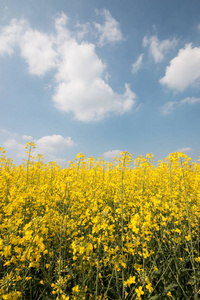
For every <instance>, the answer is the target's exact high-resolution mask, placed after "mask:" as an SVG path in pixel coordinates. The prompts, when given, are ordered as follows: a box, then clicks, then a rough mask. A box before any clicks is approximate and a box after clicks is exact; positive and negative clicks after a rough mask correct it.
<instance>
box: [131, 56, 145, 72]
mask: <svg viewBox="0 0 200 300" xmlns="http://www.w3.org/2000/svg"><path fill="white" fill-rule="evenodd" d="M142 59H143V54H140V56H139V57H138V59H137V60H136V62H135V63H134V64H132V73H137V71H138V70H139V69H140V67H141V64H142Z"/></svg>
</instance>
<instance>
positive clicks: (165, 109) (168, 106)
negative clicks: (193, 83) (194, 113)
mask: <svg viewBox="0 0 200 300" xmlns="http://www.w3.org/2000/svg"><path fill="white" fill-rule="evenodd" d="M197 103H200V98H195V97H187V98H184V99H182V100H181V101H169V102H167V103H165V104H164V105H163V106H162V107H160V112H161V114H163V115H168V114H170V113H172V112H173V110H174V109H175V108H178V107H182V106H183V105H185V104H188V105H194V104H197Z"/></svg>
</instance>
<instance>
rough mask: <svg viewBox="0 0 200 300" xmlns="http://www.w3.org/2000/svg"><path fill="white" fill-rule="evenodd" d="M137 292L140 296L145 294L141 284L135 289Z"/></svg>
mask: <svg viewBox="0 0 200 300" xmlns="http://www.w3.org/2000/svg"><path fill="white" fill-rule="evenodd" d="M135 292H136V293H137V296H138V297H140V296H141V295H144V292H143V290H142V286H141V285H140V286H139V288H138V289H135Z"/></svg>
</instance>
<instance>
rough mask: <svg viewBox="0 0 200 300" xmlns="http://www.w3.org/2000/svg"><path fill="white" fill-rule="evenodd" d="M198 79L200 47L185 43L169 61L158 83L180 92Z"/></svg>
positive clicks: (199, 75)
mask: <svg viewBox="0 0 200 300" xmlns="http://www.w3.org/2000/svg"><path fill="white" fill-rule="evenodd" d="M199 79H200V48H198V47H194V48H193V47H192V44H187V45H186V46H185V48H184V49H180V50H179V53H178V55H177V56H176V57H175V58H173V59H172V60H171V61H170V65H169V66H168V67H167V68H166V71H165V76H164V77H162V78H161V79H160V83H161V84H163V85H166V86H167V87H168V88H170V89H172V90H175V91H178V92H182V91H184V90H185V89H186V88H187V87H189V86H192V85H193V84H194V83H195V82H196V81H197V80H199Z"/></svg>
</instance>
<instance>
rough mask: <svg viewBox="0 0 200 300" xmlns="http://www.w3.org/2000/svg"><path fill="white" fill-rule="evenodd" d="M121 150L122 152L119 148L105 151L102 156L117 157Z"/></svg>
mask: <svg viewBox="0 0 200 300" xmlns="http://www.w3.org/2000/svg"><path fill="white" fill-rule="evenodd" d="M121 152H122V151H121V150H111V151H107V152H104V153H103V157H106V158H113V157H119V156H120V153H121Z"/></svg>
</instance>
